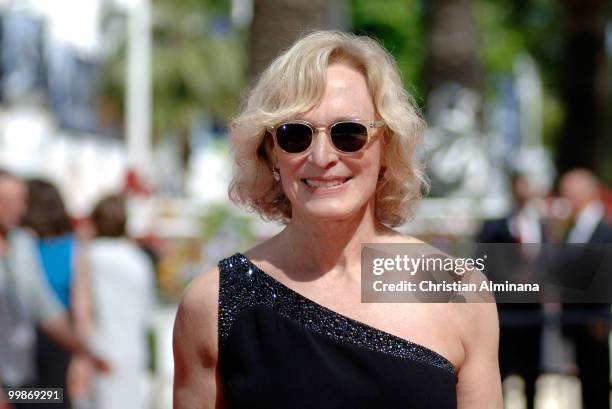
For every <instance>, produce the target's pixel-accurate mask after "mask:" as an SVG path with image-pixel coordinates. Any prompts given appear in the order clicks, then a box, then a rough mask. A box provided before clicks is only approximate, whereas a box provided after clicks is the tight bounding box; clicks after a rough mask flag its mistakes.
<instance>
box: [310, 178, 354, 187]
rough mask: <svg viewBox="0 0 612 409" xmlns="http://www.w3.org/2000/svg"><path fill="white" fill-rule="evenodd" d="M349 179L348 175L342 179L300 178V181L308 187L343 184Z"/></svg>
mask: <svg viewBox="0 0 612 409" xmlns="http://www.w3.org/2000/svg"><path fill="white" fill-rule="evenodd" d="M349 180H351V178H350V177H349V178H344V179H334V180H316V179H302V182H304V184H306V185H307V186H310V187H334V186H340V185H343V184H344V183H346V182H348V181H349Z"/></svg>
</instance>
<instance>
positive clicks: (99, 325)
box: [71, 196, 154, 409]
mask: <svg viewBox="0 0 612 409" xmlns="http://www.w3.org/2000/svg"><path fill="white" fill-rule="evenodd" d="M126 219H127V216H126V209H125V202H124V200H123V199H122V198H121V197H119V196H108V197H106V198H104V199H102V200H101V201H100V203H99V204H98V205H97V206H96V208H95V209H94V211H93V213H92V216H91V220H92V223H93V227H94V229H95V234H96V237H95V238H94V239H93V240H92V241H91V242H90V243H89V244H88V245H87V246H86V247H85V248H84V250H83V259H82V265H81V268H80V270H79V272H78V279H77V282H76V283H75V293H76V294H75V310H76V311H75V312H76V316H77V327H78V329H79V332H80V333H81V335H82V336H84V337H86V338H87V339H89V341H90V344H91V348H92V349H93V350H94V351H96V352H97V353H98V354H99V355H100V356H102V357H104V358H105V359H106V360H108V361H109V362H110V364H111V366H112V368H113V371H112V372H111V373H109V374H97V375H96V377H95V379H94V381H93V384H92V390H91V396H90V399H91V400H92V403H93V407H95V408H97V409H105V408H112V409H121V408H126V409H127V408H144V407H146V406H147V400H146V399H145V392H144V391H143V390H142V387H143V383H144V380H145V379H146V375H147V369H148V359H149V355H148V346H147V330H148V320H149V317H150V314H151V312H152V311H151V310H152V307H153V299H154V269H153V266H152V264H151V262H150V260H149V257H148V256H147V254H146V253H145V252H144V251H142V250H141V249H140V248H139V247H138V246H137V245H136V244H135V243H133V242H132V241H131V240H129V239H128V238H127V237H126V230H125V228H126ZM84 366H86V363H83V362H76V363H74V366H73V367H72V368H71V371H72V373H71V375H72V376H71V379H72V380H73V381H74V383H75V385H74V386H73V389H76V390H77V391H78V394H80V396H79V399H85V398H84V396H83V395H84V394H85V391H86V389H87V387H88V385H87V382H86V381H85V380H84V378H86V377H87V376H88V375H90V373H89V372H90V371H88V370H87V368H84Z"/></svg>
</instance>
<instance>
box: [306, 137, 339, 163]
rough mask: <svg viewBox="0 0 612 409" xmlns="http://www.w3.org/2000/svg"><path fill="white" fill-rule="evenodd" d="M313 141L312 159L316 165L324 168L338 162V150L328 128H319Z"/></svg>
mask: <svg viewBox="0 0 612 409" xmlns="http://www.w3.org/2000/svg"><path fill="white" fill-rule="evenodd" d="M312 143H313V146H312V149H311V151H310V160H311V161H312V162H313V163H314V164H315V165H317V166H319V167H320V168H323V169H329V168H330V167H332V166H333V165H334V164H335V163H336V162H338V152H336V150H335V149H334V147H333V146H332V144H331V140H330V139H329V138H328V135H327V130H326V129H321V128H319V129H317V130H316V131H315V135H314V141H313V142H312Z"/></svg>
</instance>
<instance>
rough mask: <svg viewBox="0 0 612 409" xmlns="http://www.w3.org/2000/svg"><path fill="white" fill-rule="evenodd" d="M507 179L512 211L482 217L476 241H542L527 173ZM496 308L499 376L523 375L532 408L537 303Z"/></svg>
mask: <svg viewBox="0 0 612 409" xmlns="http://www.w3.org/2000/svg"><path fill="white" fill-rule="evenodd" d="M510 183H511V193H512V212H511V213H510V214H509V215H507V216H506V217H503V218H501V219H496V220H486V221H485V222H484V223H483V225H482V229H481V231H480V233H479V234H478V238H477V240H478V242H479V243H509V244H523V243H542V242H544V241H546V228H545V223H544V222H543V220H542V218H541V217H540V213H539V211H538V209H537V208H536V206H535V205H534V202H533V199H535V197H536V194H535V191H534V188H533V183H532V182H531V181H530V179H529V177H528V175H527V174H524V173H519V172H515V173H513V174H512V175H511V180H510ZM528 247H529V246H527V247H526V248H524V250H525V251H521V250H523V249H521V247H520V246H517V247H516V248H507V249H505V250H504V251H505V252H506V253H510V252H511V251H512V253H513V257H512V260H517V261H518V260H521V259H522V258H523V257H525V256H528V254H527V253H528V251H529V250H530V249H529V248H528ZM513 250H516V251H513ZM503 259H507V258H503ZM519 264H520V263H517V264H516V265H513V266H512V268H513V273H519V274H520V269H521V267H520V265H519ZM506 267H508V266H506ZM493 268H494V269H496V268H495V267H493ZM500 268H502V266H500ZM499 271H500V269H497V272H499ZM504 271H506V270H504ZM504 278H507V277H504ZM498 311H499V320H500V335H499V364H500V371H501V376H502V379H505V378H506V377H507V376H510V375H519V376H520V377H521V378H523V381H524V382H525V398H526V402H527V409H533V407H534V398H535V383H536V380H537V378H538V376H539V375H540V355H541V354H540V340H541V336H542V309H541V305H540V304H528V303H516V304H511V303H499V304H498Z"/></svg>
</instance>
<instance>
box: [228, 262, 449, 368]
mask: <svg viewBox="0 0 612 409" xmlns="http://www.w3.org/2000/svg"><path fill="white" fill-rule="evenodd" d="M219 274H220V279H219V280H220V281H219V345H220V348H223V347H224V345H225V343H226V341H227V339H228V338H229V335H230V332H231V328H232V326H233V324H234V322H235V321H236V319H237V317H238V315H239V314H240V312H241V311H242V310H244V309H246V308H248V307H253V306H264V307H267V308H270V309H271V310H273V311H275V312H277V313H279V314H280V315H282V316H284V317H286V318H289V319H291V320H292V321H294V322H297V323H299V324H301V325H303V326H305V327H306V328H307V329H309V330H312V331H314V332H316V333H319V334H322V335H325V336H328V337H330V338H332V339H335V340H337V341H342V342H346V343H349V344H352V345H356V346H360V347H363V348H367V349H369V350H373V351H378V352H382V353H385V354H388V355H392V356H395V357H398V358H404V359H412V360H415V361H419V362H423V363H426V364H429V365H433V366H436V367H438V368H441V369H444V370H446V371H447V372H449V373H450V374H452V375H453V376H456V370H455V367H454V366H453V364H452V363H451V362H450V361H448V360H447V359H446V358H444V357H443V356H442V355H440V354H438V353H437V352H435V351H432V350H431V349H429V348H426V347H424V346H421V345H419V344H415V343H413V342H410V341H407V340H405V339H403V338H400V337H398V336H395V335H392V334H390V333H388V332H384V331H381V330H379V329H376V328H374V327H371V326H369V325H367V324H365V323H362V322H359V321H356V320H354V319H351V318H349V317H346V316H344V315H341V314H338V313H337V312H335V311H332V310H330V309H329V308H326V307H324V306H322V305H320V304H317V303H316V302H314V301H312V300H310V299H308V298H306V297H304V296H303V295H301V294H300V293H298V292H296V291H294V290H292V289H290V288H289V287H287V286H285V285H284V284H282V283H281V282H280V281H277V280H275V279H274V278H272V277H271V276H270V275H268V274H266V273H265V272H264V271H262V270H260V269H259V268H258V267H257V266H256V265H255V264H253V263H252V262H251V261H250V260H249V259H248V258H247V257H245V256H244V255H242V254H240V253H236V254H234V255H233V256H231V257H228V258H226V259H223V260H221V261H220V262H219Z"/></svg>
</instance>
